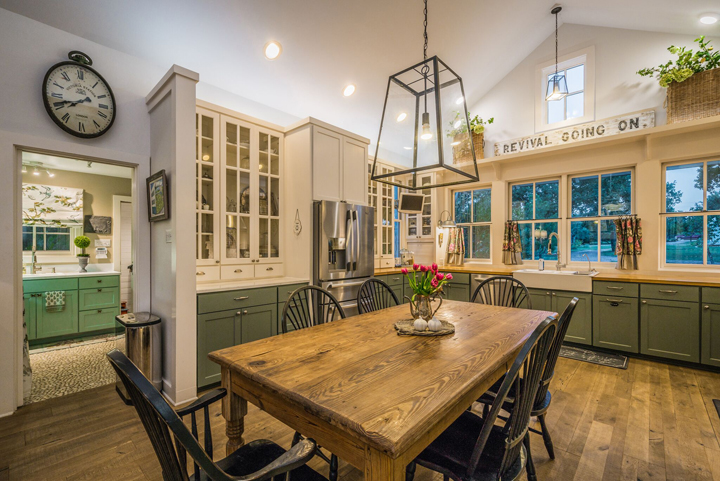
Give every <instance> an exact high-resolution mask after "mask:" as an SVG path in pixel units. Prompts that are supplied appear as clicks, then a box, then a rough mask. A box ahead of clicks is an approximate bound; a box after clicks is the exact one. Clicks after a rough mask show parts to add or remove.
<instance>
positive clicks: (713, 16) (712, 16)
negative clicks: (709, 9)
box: [700, 13, 720, 25]
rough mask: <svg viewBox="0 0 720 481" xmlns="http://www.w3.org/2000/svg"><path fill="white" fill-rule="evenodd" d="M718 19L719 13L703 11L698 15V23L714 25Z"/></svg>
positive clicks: (719, 17)
mask: <svg viewBox="0 0 720 481" xmlns="http://www.w3.org/2000/svg"><path fill="white" fill-rule="evenodd" d="M719 19H720V15H718V14H717V13H703V14H702V15H700V23H702V24H703V25H715V24H716V23H717V21H718V20H719Z"/></svg>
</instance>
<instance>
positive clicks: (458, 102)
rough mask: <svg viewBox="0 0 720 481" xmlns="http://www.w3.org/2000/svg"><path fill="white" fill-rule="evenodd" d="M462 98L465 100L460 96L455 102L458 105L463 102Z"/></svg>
mask: <svg viewBox="0 0 720 481" xmlns="http://www.w3.org/2000/svg"><path fill="white" fill-rule="evenodd" d="M463 100H465V98H464V97H460V98H459V99H457V100H456V101H455V103H456V104H458V105H460V104H461V103H463Z"/></svg>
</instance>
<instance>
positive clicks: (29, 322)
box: [23, 294, 39, 341]
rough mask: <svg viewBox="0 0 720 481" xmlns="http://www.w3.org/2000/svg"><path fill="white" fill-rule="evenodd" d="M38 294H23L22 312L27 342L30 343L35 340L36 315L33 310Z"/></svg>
mask: <svg viewBox="0 0 720 481" xmlns="http://www.w3.org/2000/svg"><path fill="white" fill-rule="evenodd" d="M38 295H39V294H24V295H23V309H24V310H23V312H24V313H25V325H26V326H27V336H28V340H29V341H32V340H34V339H37V314H36V310H35V306H36V304H37V303H36V302H35V298H36V297H37V296H38Z"/></svg>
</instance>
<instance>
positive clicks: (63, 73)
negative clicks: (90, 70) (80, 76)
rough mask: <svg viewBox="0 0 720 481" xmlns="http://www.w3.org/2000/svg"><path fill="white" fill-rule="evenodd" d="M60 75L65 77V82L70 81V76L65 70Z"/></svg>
mask: <svg viewBox="0 0 720 481" xmlns="http://www.w3.org/2000/svg"><path fill="white" fill-rule="evenodd" d="M60 75H61V76H62V78H64V79H65V81H66V82H69V81H70V76H69V75H68V74H67V72H61V73H60Z"/></svg>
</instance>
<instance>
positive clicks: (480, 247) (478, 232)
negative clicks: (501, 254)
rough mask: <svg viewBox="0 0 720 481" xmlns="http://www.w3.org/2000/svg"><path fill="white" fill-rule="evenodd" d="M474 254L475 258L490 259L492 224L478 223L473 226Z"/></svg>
mask: <svg viewBox="0 0 720 481" xmlns="http://www.w3.org/2000/svg"><path fill="white" fill-rule="evenodd" d="M472 242H473V245H472V256H473V258H474V259H490V226H489V225H476V226H473V228H472Z"/></svg>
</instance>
